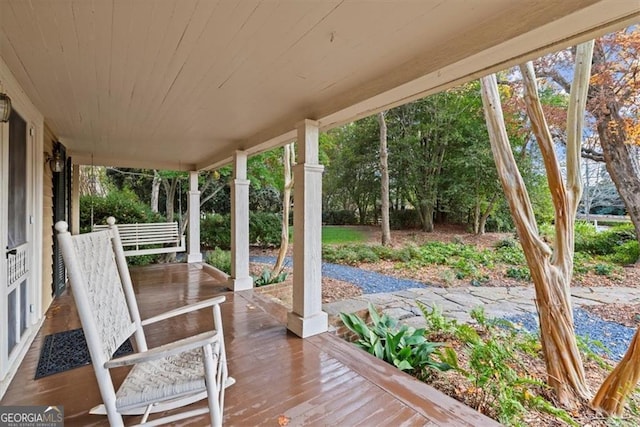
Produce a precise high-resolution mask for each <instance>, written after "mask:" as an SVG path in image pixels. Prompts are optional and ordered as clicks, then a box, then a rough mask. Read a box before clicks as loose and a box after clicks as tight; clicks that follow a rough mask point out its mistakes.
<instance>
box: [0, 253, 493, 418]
mask: <svg viewBox="0 0 640 427" xmlns="http://www.w3.org/2000/svg"><path fill="white" fill-rule="evenodd" d="M131 273H132V277H133V281H134V283H135V289H136V294H137V297H138V304H139V305H140V312H141V315H142V318H143V319H144V318H146V317H149V316H152V315H155V314H158V313H160V312H163V311H165V310H167V309H171V308H174V307H177V306H180V305H183V304H187V303H192V302H195V301H199V300H201V299H205V298H209V297H212V296H215V295H219V294H221V293H223V294H225V295H226V296H227V301H226V302H225V303H224V304H223V305H222V315H223V323H224V333H225V342H226V345H227V357H228V360H229V372H230V375H232V376H233V377H234V378H236V381H237V383H236V384H235V385H233V386H232V387H230V388H229V389H228V390H227V398H226V402H225V407H224V423H225V425H229V426H231V425H235V426H259V425H267V426H269V425H270V426H278V425H279V424H278V420H279V417H281V416H284V417H287V418H288V419H289V421H288V425H289V426H299V425H338V426H339V425H349V426H352V425H362V426H371V425H376V426H386V425H388V426H400V425H407V426H409V425H411V426H413V425H416V426H418V425H434V426H436V425H437V426H443V425H456V426H458V425H477V426H488V425H497V424H496V423H495V422H494V421H492V420H490V419H489V418H486V417H484V416H483V415H480V414H479V413H477V412H476V411H474V410H472V409H470V408H468V407H467V406H464V405H462V404H461V403H459V402H457V401H456V400H454V399H451V398H449V397H448V396H445V395H444V394H442V393H440V392H439V391H437V390H435V389H434V388H432V387H430V386H428V385H426V384H424V383H422V382H419V381H417V380H415V379H414V378H413V377H411V376H409V375H407V374H405V373H403V372H400V371H398V370H397V369H395V368H393V367H392V366H390V365H388V364H386V363H384V362H382V361H380V360H378V359H375V358H374V357H372V356H369V355H368V354H366V353H364V352H362V351H361V350H359V349H357V348H355V346H353V345H351V344H349V343H346V342H344V341H343V340H341V339H339V338H337V337H335V336H334V335H331V334H329V333H325V334H321V335H318V336H315V337H312V338H309V339H306V340H302V339H300V338H297V337H296V336H294V335H292V334H291V333H289V332H287V329H286V327H285V324H284V323H285V319H286V309H285V308H284V307H283V306H280V305H278V304H276V303H274V302H272V301H270V300H269V299H268V298H267V297H265V296H262V295H260V294H258V293H254V292H253V291H251V290H250V291H243V292H238V293H235V294H234V293H232V292H229V291H228V289H226V288H225V287H224V285H223V284H221V283H219V282H218V281H217V280H216V279H215V278H214V277H212V276H210V275H209V274H207V272H206V271H205V270H203V269H202V268H201V267H200V266H198V265H187V264H164V265H156V266H150V267H138V268H132V270H131ZM210 325H211V313H210V311H208V310H203V311H202V313H192V314H189V315H185V316H182V317H181V318H179V319H176V320H174V321H170V322H164V323H163V324H160V325H153V327H150V328H148V329H146V332H147V337H148V342H149V346H150V347H152V346H156V345H159V344H161V343H164V342H166V341H172V340H174V339H177V338H180V337H184V336H188V335H191V334H194V333H197V332H200V331H204V330H206V329H207V327H209V326H210ZM78 327H80V323H79V320H78V316H77V313H76V309H75V306H74V302H73V298H72V296H71V295H70V293H69V292H66V293H65V294H64V295H63V296H62V297H60V298H58V299H57V300H55V301H54V303H53V304H52V306H51V307H50V308H49V310H48V312H47V315H46V320H45V322H44V325H43V327H42V329H41V330H40V331H39V333H38V336H37V337H36V339H35V341H34V343H33V344H32V346H31V348H30V349H29V351H28V353H27V355H26V357H25V359H24V361H23V363H22V365H21V366H20V368H19V369H18V372H17V374H16V376H15V378H14V380H13V382H12V383H11V385H10V386H9V389H8V390H7V393H6V394H5V396H4V397H3V399H2V401H1V402H0V404H1V405H63V406H64V412H65V424H66V425H68V426H72V425H81V426H89V425H107V424H108V423H107V419H106V417H101V416H97V415H89V414H88V411H89V409H90V408H91V407H93V406H95V405H97V404H99V403H100V401H101V399H100V395H99V392H98V387H97V383H96V380H95V377H94V375H93V370H92V367H91V366H90V365H88V366H84V367H81V368H76V369H73V370H70V371H67V372H63V373H59V374H55V375H51V376H48V377H44V378H41V379H39V380H34V379H33V378H34V374H35V370H36V367H37V364H38V358H39V354H40V348H41V346H42V342H43V339H44V337H45V336H46V335H48V334H51V333H55V332H61V331H65V330H69V329H74V328H78ZM121 369H126V368H121ZM125 372H126V371H122V370H120V371H117V370H116V371H114V382H115V383H116V384H119V383H120V382H121V381H122V378H123V377H124V373H125ZM204 404H205V403H203V402H200V403H198V404H195V405H199V406H202V405H204ZM125 422H126V423H127V424H134V423H136V422H139V418H137V417H136V418H133V417H129V418H128V419H125ZM186 424H188V425H194V426H195V425H202V426H205V425H208V418H205V417H200V418H194V419H191V420H188V421H186V422H184V424H183V425H186Z"/></svg>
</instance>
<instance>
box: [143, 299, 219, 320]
mask: <svg viewBox="0 0 640 427" xmlns="http://www.w3.org/2000/svg"><path fill="white" fill-rule="evenodd" d="M225 299H226V297H225V296H224V295H222V296H219V297H215V298H209V299H206V300H203V301H198V302H195V303H193V304H189V305H185V306H183V307H178V308H175V309H173V310H169V311H167V312H164V313H161V314H158V315H157V316H153V317H150V318H148V319H144V320H143V321H142V326H147V325H151V324H152V323H156V322H159V321H161V320H166V319H170V318H172V317H175V316H179V315H181V314H186V313H190V312H192V311H196V310H201V309H203V308H207V307H212V306H214V305H220V304H222V303H223V302H224V301H225Z"/></svg>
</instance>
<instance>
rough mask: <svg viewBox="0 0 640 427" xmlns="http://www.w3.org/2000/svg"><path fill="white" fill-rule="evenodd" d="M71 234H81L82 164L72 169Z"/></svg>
mask: <svg viewBox="0 0 640 427" xmlns="http://www.w3.org/2000/svg"><path fill="white" fill-rule="evenodd" d="M71 234H73V235H75V234H80V165H76V164H74V165H73V167H72V169H71Z"/></svg>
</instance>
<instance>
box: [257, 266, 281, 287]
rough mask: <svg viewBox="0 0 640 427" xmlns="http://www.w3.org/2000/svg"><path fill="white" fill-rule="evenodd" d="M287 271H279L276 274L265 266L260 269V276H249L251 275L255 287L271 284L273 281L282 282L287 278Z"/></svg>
mask: <svg viewBox="0 0 640 427" xmlns="http://www.w3.org/2000/svg"><path fill="white" fill-rule="evenodd" d="M287 275H288V274H287V272H286V271H280V273H278V274H273V273H272V271H271V270H269V269H268V268H265V269H264V270H262V274H261V275H260V276H251V277H253V283H254V284H255V285H256V287H260V286H266V285H273V284H275V283H280V282H284V281H285V280H286V279H287Z"/></svg>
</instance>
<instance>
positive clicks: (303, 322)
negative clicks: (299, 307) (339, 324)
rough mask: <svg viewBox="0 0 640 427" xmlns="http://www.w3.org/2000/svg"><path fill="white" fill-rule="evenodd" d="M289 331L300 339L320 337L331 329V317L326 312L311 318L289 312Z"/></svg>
mask: <svg viewBox="0 0 640 427" xmlns="http://www.w3.org/2000/svg"><path fill="white" fill-rule="evenodd" d="M287 329H289V330H290V331H291V332H293V333H294V334H296V335H297V336H299V337H300V338H307V337H310V336H313V335H318V334H321V333H323V332H327V330H328V329H329V316H328V315H327V313H325V312H324V311H321V312H319V313H315V314H314V315H312V316H309V317H300V316H299V315H298V314H297V313H294V312H289V314H288V316H287Z"/></svg>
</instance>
